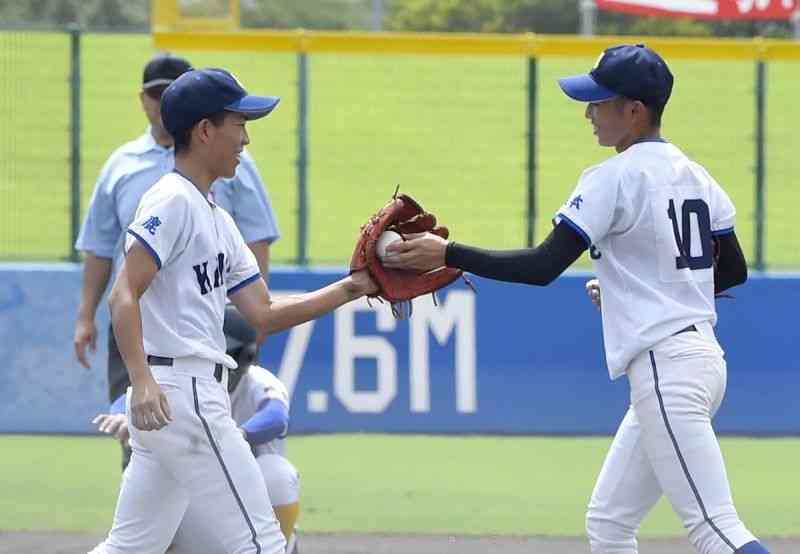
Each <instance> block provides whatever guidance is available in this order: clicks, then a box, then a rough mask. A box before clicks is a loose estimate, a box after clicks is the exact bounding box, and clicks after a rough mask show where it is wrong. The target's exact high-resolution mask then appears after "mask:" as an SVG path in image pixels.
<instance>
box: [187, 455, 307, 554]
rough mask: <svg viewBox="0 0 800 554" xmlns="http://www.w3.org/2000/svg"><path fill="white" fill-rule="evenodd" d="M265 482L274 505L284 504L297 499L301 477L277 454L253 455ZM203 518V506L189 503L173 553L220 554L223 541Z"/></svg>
mask: <svg viewBox="0 0 800 554" xmlns="http://www.w3.org/2000/svg"><path fill="white" fill-rule="evenodd" d="M256 462H257V463H258V466H259V467H260V468H261V474H262V475H263V476H264V480H265V481H266V485H267V488H266V491H269V498H270V500H271V501H272V505H273V506H286V505H288V504H296V503H297V502H299V501H300V478H299V476H298V474H297V470H296V469H295V467H294V466H293V465H292V464H291V463H290V462H289V460H287V459H286V458H284V457H283V456H280V455H278V454H262V455H260V456H258V457H257V458H256ZM204 523H205V522H204V520H203V517H202V507H199V506H189V509H188V510H187V511H186V515H184V517H183V521H182V522H181V525H180V527H178V532H177V533H176V535H175V541H174V542H173V548H174V552H175V554H219V553H220V552H223V549H222V548H223V547H222V544H221V543H220V542H219V541H218V540H217V538H216V537H215V536H214V535H213V534H212V533H210V532H209V530H208V528H207V527H206V526H205V524H204Z"/></svg>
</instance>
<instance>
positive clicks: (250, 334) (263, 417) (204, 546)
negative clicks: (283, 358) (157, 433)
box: [94, 304, 300, 554]
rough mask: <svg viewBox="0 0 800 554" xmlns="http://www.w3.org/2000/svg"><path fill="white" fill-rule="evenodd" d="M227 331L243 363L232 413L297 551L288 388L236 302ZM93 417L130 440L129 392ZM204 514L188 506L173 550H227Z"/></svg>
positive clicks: (183, 553) (190, 553)
mask: <svg viewBox="0 0 800 554" xmlns="http://www.w3.org/2000/svg"><path fill="white" fill-rule="evenodd" d="M223 331H224V333H225V348H226V353H227V354H228V355H229V356H230V357H231V358H233V359H234V360H235V361H236V363H237V366H238V367H237V368H236V371H232V372H231V373H230V375H229V377H228V393H229V394H230V397H231V415H232V417H233V420H234V421H235V422H236V424H237V425H238V426H239V429H240V430H241V432H242V435H244V437H245V440H246V441H247V442H248V444H249V445H250V449H251V450H252V451H253V454H254V455H255V457H256V462H258V465H259V467H260V469H261V474H262V475H263V477H264V481H265V482H266V484H267V492H268V494H269V498H270V501H271V503H272V509H273V510H274V511H275V516H276V517H277V519H278V523H279V524H280V527H281V531H282V532H283V535H284V537H286V541H287V546H286V552H287V553H289V554H297V549H296V546H297V536H296V534H295V532H294V530H295V525H296V523H297V519H298V517H299V515H300V477H299V475H298V473H297V470H296V469H295V467H294V466H293V465H292V463H291V462H290V461H289V460H288V459H287V458H286V440H285V439H286V435H287V433H288V428H289V393H288V392H287V390H286V387H285V386H284V385H283V383H281V382H280V380H279V379H278V378H277V377H276V376H275V375H273V374H272V373H271V372H270V371H268V370H266V369H264V368H263V367H260V366H258V365H254V362H255V360H256V358H257V354H258V345H257V344H256V342H255V341H256V332H255V329H253V328H252V327H251V326H250V325H249V324H248V323H247V322H246V321H245V320H244V318H243V317H242V316H241V314H239V311H238V310H237V309H236V307H235V306H233V305H232V304H228V305H227V306H226V308H225V322H224V324H223ZM94 423H96V424H97V425H98V428H99V430H100V431H102V432H105V433H108V434H110V435H113V436H115V437H116V438H117V439H119V440H120V441H121V442H123V443H125V444H126V445H127V442H128V440H129V435H128V418H127V416H126V415H125V395H124V394H123V395H121V396H120V397H119V398H118V399H117V400H115V401H114V403H113V404H112V405H111V408H110V410H109V413H107V414H99V415H98V416H97V417H96V418H95V419H94ZM200 519H201V518H200V517H199V516H198V514H197V513H196V510H193V509H191V508H190V509H189V510H187V512H186V514H185V515H184V516H183V521H181V524H180V526H179V527H178V531H177V533H176V534H175V539H174V540H173V542H172V549H171V550H170V551H169V553H170V554H204V553H208V554H216V553H218V552H222V551H223V547H222V545H221V544H220V542H219V541H218V540H216V538H215V537H214V536H213V534H212V533H210V532H209V531H208V530H207V529H206V528H204V527H203V526H202V525H200V524H198V520H200Z"/></svg>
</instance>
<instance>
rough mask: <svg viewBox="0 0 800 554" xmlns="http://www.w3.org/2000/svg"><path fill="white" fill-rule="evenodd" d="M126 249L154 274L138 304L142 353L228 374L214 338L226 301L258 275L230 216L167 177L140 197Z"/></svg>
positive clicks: (221, 346)
mask: <svg viewBox="0 0 800 554" xmlns="http://www.w3.org/2000/svg"><path fill="white" fill-rule="evenodd" d="M134 241H139V242H140V243H141V244H142V245H143V246H144V248H145V249H146V250H147V252H148V253H149V254H150V255H151V256H152V257H153V259H154V260H155V262H156V265H157V266H158V271H157V272H156V275H155V277H154V278H153V280H152V282H151V283H150V286H149V287H148V288H147V290H146V291H145V293H144V294H143V295H142V298H141V299H140V302H139V306H140V309H141V314H142V332H143V339H144V349H145V352H146V353H147V354H151V355H156V356H165V357H171V358H178V357H184V356H198V357H201V358H205V359H208V360H212V361H214V362H218V363H222V364H224V365H225V366H226V367H229V368H235V367H236V362H235V361H234V360H233V358H231V357H230V356H228V355H227V354H226V353H225V335H224V334H223V331H222V323H223V319H224V315H225V302H226V298H227V296H228V295H229V294H233V293H234V292H235V291H236V290H239V289H240V288H241V287H244V286H247V285H248V284H250V283H252V282H253V281H255V280H256V279H258V278H259V277H260V273H259V270H258V265H257V263H256V259H255V256H254V255H253V253H252V252H251V251H250V249H249V248H248V247H247V245H246V244H245V242H244V239H243V238H242V235H241V233H240V232H239V230H238V229H237V228H236V225H235V224H234V223H233V219H232V218H231V216H230V215H229V214H228V213H227V212H226V211H225V210H224V209H222V208H220V207H219V206H217V205H216V204H214V203H213V202H212V201H211V200H209V199H208V197H207V196H206V195H204V194H203V193H201V192H200V190H199V189H198V188H197V187H195V186H194V185H193V184H192V183H191V181H189V180H188V179H187V178H185V177H183V176H182V175H180V174H178V173H177V172H174V171H173V172H171V173H168V174H167V175H165V176H164V177H162V178H161V179H160V180H159V181H158V183H156V184H155V185H154V186H153V188H151V189H150V190H148V191H147V192H146V193H145V194H144V196H143V197H142V201H141V203H140V204H139V208H138V209H137V211H136V216H135V217H134V220H133V222H132V223H131V225H130V226H129V227H128V236H127V239H126V243H125V252H126V253H127V252H128V251H129V250H130V248H131V246H132V245H133V243H134Z"/></svg>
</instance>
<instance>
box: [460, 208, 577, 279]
mask: <svg viewBox="0 0 800 554" xmlns="http://www.w3.org/2000/svg"><path fill="white" fill-rule="evenodd" d="M587 248H588V244H587V243H586V241H585V240H584V237H583V236H582V235H581V234H580V233H579V232H578V231H576V230H575V229H574V228H573V227H571V226H570V225H569V224H568V223H567V222H566V221H565V220H563V219H562V221H561V222H560V223H559V224H558V225H556V227H555V229H553V231H552V232H551V233H550V234H549V235H548V236H547V238H546V239H544V241H543V242H542V243H541V244H540V245H539V246H537V247H536V248H523V249H520V250H484V249H482V248H476V247H474V246H466V245H463V244H458V243H455V242H451V243H450V244H448V245H447V253H446V255H445V263H446V264H447V266H448V267H457V268H460V269H463V270H464V271H469V272H470V273H473V274H475V275H479V276H480V277H486V278H488V279H494V280H496V281H507V282H511V283H525V284H528V285H539V286H544V285H547V284H549V283H551V282H552V281H553V280H555V278H556V277H558V276H559V275H561V274H562V273H563V272H564V270H565V269H567V268H568V267H569V266H570V265H572V263H573V262H574V261H575V260H577V259H578V258H579V257H580V255H581V254H582V253H583V252H584V250H586V249H587Z"/></svg>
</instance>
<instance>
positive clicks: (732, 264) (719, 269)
mask: <svg viewBox="0 0 800 554" xmlns="http://www.w3.org/2000/svg"><path fill="white" fill-rule="evenodd" d="M715 240H716V242H717V244H716V246H717V249H718V250H717V263H716V264H715V265H714V294H719V293H721V292H723V291H725V290H727V289H729V288H731V287H735V286H736V285H741V284H742V283H744V282H745V281H747V260H745V258H744V253H743V252H742V248H741V246H739V239H738V238H736V233H735V232H730V233H726V234H724V235H720V236H718V237H716V239H715Z"/></svg>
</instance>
